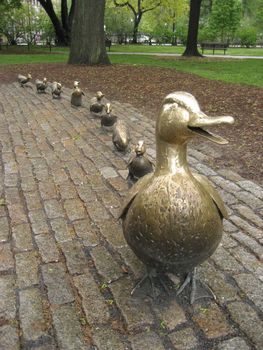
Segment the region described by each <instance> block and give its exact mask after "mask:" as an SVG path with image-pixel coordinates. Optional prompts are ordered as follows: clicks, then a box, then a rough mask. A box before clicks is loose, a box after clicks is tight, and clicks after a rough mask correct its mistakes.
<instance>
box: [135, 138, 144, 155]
mask: <svg viewBox="0 0 263 350" xmlns="http://www.w3.org/2000/svg"><path fill="white" fill-rule="evenodd" d="M134 150H135V153H136V154H137V156H142V155H143V154H144V153H145V152H146V147H145V144H144V141H143V140H139V141H138V143H137V145H136V146H135V149H134Z"/></svg>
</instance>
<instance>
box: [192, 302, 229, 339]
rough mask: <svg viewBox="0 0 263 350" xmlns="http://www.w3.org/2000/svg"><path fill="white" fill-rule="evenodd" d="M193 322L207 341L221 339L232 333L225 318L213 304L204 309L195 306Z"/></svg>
mask: <svg viewBox="0 0 263 350" xmlns="http://www.w3.org/2000/svg"><path fill="white" fill-rule="evenodd" d="M193 320H194V321H195V322H196V323H197V324H198V326H199V327H200V328H201V330H202V331H203V332H204V334H205V336H206V337H207V338H208V339H213V338H217V337H222V336H226V335H228V334H231V333H232V329H231V326H230V324H229V323H228V321H227V319H226V316H225V315H224V314H223V313H222V311H221V310H220V309H219V307H218V306H217V305H216V304H215V303H211V304H210V305H209V306H208V307H205V308H204V307H201V306H198V305H196V306H195V313H194V316H193Z"/></svg>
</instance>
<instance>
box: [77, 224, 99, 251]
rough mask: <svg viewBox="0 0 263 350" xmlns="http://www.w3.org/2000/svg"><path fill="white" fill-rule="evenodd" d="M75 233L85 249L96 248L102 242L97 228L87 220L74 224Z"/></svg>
mask: <svg viewBox="0 0 263 350" xmlns="http://www.w3.org/2000/svg"><path fill="white" fill-rule="evenodd" d="M73 226H74V229H75V232H76V234H77V236H78V237H79V238H81V240H82V243H83V245H84V246H85V247H95V246H96V245H98V244H99V242H100V240H99V237H98V235H97V233H96V226H95V225H94V224H93V223H92V222H91V221H90V219H88V218H86V219H83V220H77V221H74V223H73Z"/></svg>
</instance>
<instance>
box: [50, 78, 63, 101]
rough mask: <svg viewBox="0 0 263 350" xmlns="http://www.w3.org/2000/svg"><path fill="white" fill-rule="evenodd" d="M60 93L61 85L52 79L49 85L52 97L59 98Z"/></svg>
mask: <svg viewBox="0 0 263 350" xmlns="http://www.w3.org/2000/svg"><path fill="white" fill-rule="evenodd" d="M61 93H62V85H61V84H60V83H58V82H56V81H54V82H53V83H52V85H51V94H52V97H53V98H60V97H61V96H60V95H61Z"/></svg>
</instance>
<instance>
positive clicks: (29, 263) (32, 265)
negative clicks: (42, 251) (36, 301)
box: [15, 251, 39, 288]
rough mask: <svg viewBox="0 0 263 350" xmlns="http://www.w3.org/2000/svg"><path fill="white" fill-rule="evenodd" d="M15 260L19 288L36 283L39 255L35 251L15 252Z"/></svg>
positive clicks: (37, 279)
mask: <svg viewBox="0 0 263 350" xmlns="http://www.w3.org/2000/svg"><path fill="white" fill-rule="evenodd" d="M15 260H16V273H17V279H18V286H19V288H25V287H30V286H32V285H35V284H38V283H39V277H38V266H39V257H38V253H37V251H31V252H24V253H17V254H16V255H15Z"/></svg>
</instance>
